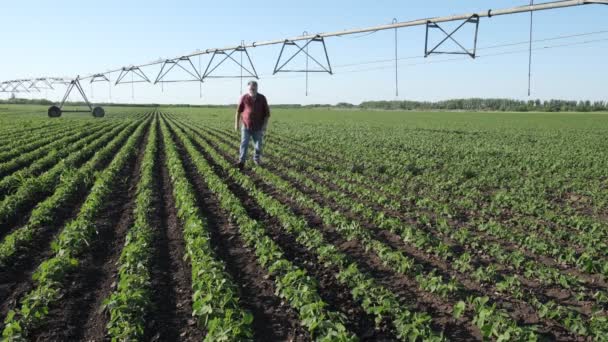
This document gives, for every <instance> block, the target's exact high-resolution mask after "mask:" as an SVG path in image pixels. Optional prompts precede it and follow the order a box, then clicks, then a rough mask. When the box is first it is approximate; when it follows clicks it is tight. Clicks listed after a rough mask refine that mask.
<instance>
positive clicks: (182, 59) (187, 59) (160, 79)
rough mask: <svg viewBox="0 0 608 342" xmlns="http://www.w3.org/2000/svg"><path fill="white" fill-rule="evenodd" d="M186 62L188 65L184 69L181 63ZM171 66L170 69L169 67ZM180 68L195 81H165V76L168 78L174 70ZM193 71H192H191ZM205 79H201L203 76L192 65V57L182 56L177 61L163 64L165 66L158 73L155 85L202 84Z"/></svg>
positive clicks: (169, 60) (170, 60) (171, 60)
mask: <svg viewBox="0 0 608 342" xmlns="http://www.w3.org/2000/svg"><path fill="white" fill-rule="evenodd" d="M181 62H184V63H187V64H186V66H185V67H184V66H183V65H181V64H180V63H181ZM167 66H169V67H167ZM176 66H177V67H179V68H180V69H182V70H183V71H185V72H186V73H187V74H188V75H190V76H192V78H193V79H190V80H165V79H164V78H165V76H167V74H168V73H169V72H170V71H171V70H173V68H175V67H176ZM189 69H191V70H189ZM202 81H203V79H202V77H201V74H200V73H199V72H198V70H197V69H196V67H195V66H194V63H192V60H191V59H190V57H187V56H182V57H179V58H175V59H166V60H165V61H164V62H163V65H162V66H161V67H160V71H159V72H158V75H157V76H156V79H155V80H154V84H157V83H159V82H161V83H176V82H202Z"/></svg>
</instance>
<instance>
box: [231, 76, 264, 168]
mask: <svg viewBox="0 0 608 342" xmlns="http://www.w3.org/2000/svg"><path fill="white" fill-rule="evenodd" d="M247 89H248V92H247V93H246V94H244V95H243V96H241V99H240V101H239V105H238V107H237V109H236V115H235V118H234V129H235V130H236V131H237V132H238V131H239V129H240V130H241V148H240V151H239V163H238V165H237V166H238V168H239V169H243V167H244V166H245V161H246V160H247V150H248V149H249V139H253V148H254V150H255V152H254V155H253V162H254V163H255V164H256V165H260V163H261V158H262V141H263V139H264V133H265V132H266V127H267V126H268V119H269V118H270V108H269V107H268V102H267V101H266V97H265V96H264V95H262V94H260V93H258V82H256V81H249V82H248V83H247ZM241 125H242V126H241Z"/></svg>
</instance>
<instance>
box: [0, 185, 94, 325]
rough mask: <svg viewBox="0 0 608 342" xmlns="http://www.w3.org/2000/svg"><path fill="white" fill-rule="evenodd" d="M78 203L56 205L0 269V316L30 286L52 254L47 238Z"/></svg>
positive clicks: (51, 239) (10, 307)
mask: <svg viewBox="0 0 608 342" xmlns="http://www.w3.org/2000/svg"><path fill="white" fill-rule="evenodd" d="M85 195H86V191H84V189H83V191H82V192H81V193H80V194H78V195H76V196H75V198H83V197H84V196H85ZM81 205H82V203H81V202H80V203H79V202H76V201H75V203H70V204H69V205H67V206H64V207H61V208H59V212H58V214H57V215H56V219H55V220H53V222H51V223H50V224H48V225H46V226H44V227H41V228H40V230H39V231H38V232H37V234H35V237H34V239H33V240H32V242H31V244H30V245H29V246H28V247H25V248H23V249H21V250H19V251H18V252H17V253H16V255H15V257H14V258H13V259H12V261H11V264H10V265H9V266H7V267H3V268H1V269H0V303H2V304H0V317H6V314H7V312H8V311H9V310H11V309H13V308H15V307H17V305H18V302H19V300H20V299H21V297H22V296H23V295H25V294H26V293H27V292H29V291H30V290H31V289H32V274H33V273H34V271H35V268H36V267H37V266H38V265H39V264H40V263H41V262H42V261H44V260H46V259H47V258H49V257H50V256H51V255H52V250H51V249H50V244H51V241H53V239H54V237H55V235H56V234H57V233H58V230H59V228H60V227H62V226H63V224H64V223H65V222H68V221H69V220H70V219H72V218H74V217H76V215H77V214H78V211H79V210H80V206H81ZM0 326H2V324H0Z"/></svg>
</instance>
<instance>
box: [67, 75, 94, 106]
mask: <svg viewBox="0 0 608 342" xmlns="http://www.w3.org/2000/svg"><path fill="white" fill-rule="evenodd" d="M74 88H76V89H77V90H78V92H79V93H80V95H81V96H82V98H83V99H84V102H85V103H86V104H87V106H88V107H89V109H90V110H91V112H92V111H93V106H91V103H90V102H89V99H88V98H87V95H86V94H85V93H84V89H82V85H80V79H79V78H78V77H76V78H75V79H73V80H72V81H70V84H69V85H68V88H67V89H66V91H65V95H63V100H61V104H59V109H61V108H63V105H64V104H65V101H67V99H68V96H70V93H71V92H72V90H73V89H74Z"/></svg>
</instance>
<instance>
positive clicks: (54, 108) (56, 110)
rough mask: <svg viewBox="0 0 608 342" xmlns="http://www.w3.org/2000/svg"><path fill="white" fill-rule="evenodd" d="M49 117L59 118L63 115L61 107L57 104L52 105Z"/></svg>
mask: <svg viewBox="0 0 608 342" xmlns="http://www.w3.org/2000/svg"><path fill="white" fill-rule="evenodd" d="M48 114H49V118H58V117H60V116H61V108H59V107H57V106H51V107H49V111H48Z"/></svg>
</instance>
